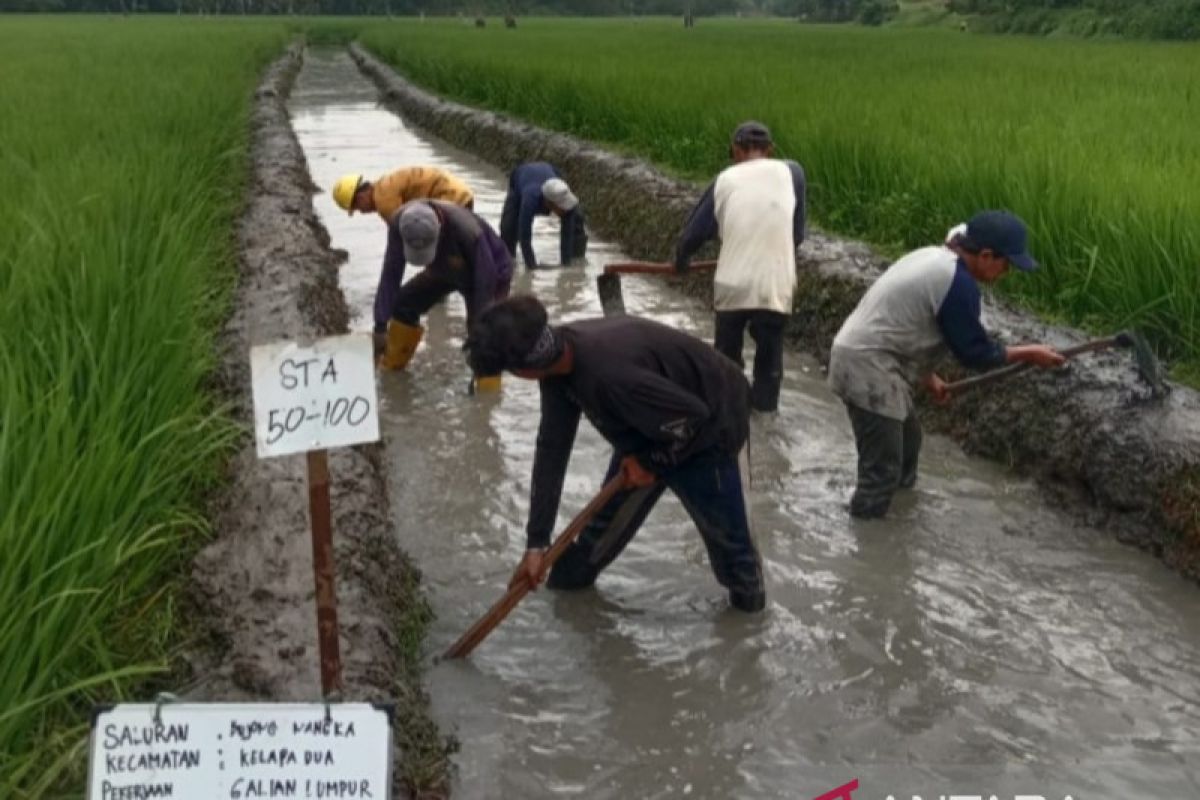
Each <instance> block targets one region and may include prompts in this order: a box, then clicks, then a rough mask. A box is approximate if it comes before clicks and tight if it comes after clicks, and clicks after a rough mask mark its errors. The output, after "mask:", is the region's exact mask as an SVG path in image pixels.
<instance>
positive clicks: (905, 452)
mask: <svg viewBox="0 0 1200 800" xmlns="http://www.w3.org/2000/svg"><path fill="white" fill-rule="evenodd" d="M846 410H847V411H848V412H849V413H850V425H851V426H852V427H853V428H854V444H855V446H856V447H857V448H858V485H857V486H856V487H855V489H854V495H853V496H852V497H851V498H850V513H851V514H853V515H854V516H856V517H882V516H883V515H884V514H886V513H887V510H888V506H890V505H891V503H892V495H893V494H895V493H896V490H897V489H910V488H912V487H913V486H914V485H915V484H916V482H917V460H918V459H919V458H920V455H921V422H920V420H918V419H917V415H916V413H915V412H909V415H908V418H907V419H905V420H904V421H903V422H901V421H900V420H896V419H892V418H891V417H885V416H883V415H881V414H876V413H874V412H871V411H867V410H866V409H863V408H859V407H858V406H855V405H851V404H850V403H846Z"/></svg>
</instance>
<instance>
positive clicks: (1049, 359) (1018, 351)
mask: <svg viewBox="0 0 1200 800" xmlns="http://www.w3.org/2000/svg"><path fill="white" fill-rule="evenodd" d="M1008 360H1009V361H1025V362H1028V363H1030V364H1033V365H1034V366H1035V367H1041V368H1042V369H1048V368H1050V367H1061V366H1062V365H1063V364H1064V363H1066V360H1067V359H1066V357H1065V356H1063V354H1062V353H1060V352H1058V351H1057V350H1055V349H1054V348H1053V347H1051V346H1050V345H1048V344H1022V345H1018V346H1017V347H1010V348H1008Z"/></svg>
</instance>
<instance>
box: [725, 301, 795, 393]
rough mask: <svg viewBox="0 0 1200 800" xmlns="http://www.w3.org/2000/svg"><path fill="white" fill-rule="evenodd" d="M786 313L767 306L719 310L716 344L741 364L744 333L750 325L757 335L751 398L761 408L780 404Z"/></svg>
mask: <svg viewBox="0 0 1200 800" xmlns="http://www.w3.org/2000/svg"><path fill="white" fill-rule="evenodd" d="M786 324H787V314H780V313H779V312H777V311H766V310H764V309H747V310H743V311H718V312H717V326H716V328H717V330H716V334H715V336H714V341H713V347H715V348H716V349H717V352H719V353H722V354H723V355H725V356H727V357H728V358H730V359H732V360H733V361H734V362H735V363H736V364H737V365H738V366H739V367H740V366H743V365H744V363H745V362H744V361H743V360H742V345H743V334H744V332H745V330H746V327H747V325H748V326H749V327H750V337H751V338H752V339H754V344H755V352H754V380H753V382H752V383H751V386H750V402H751V404H752V405H753V406H754V408H755V409H757V410H758V411H774V410H775V409H777V408H779V385H780V384H781V383H782V382H783V328H784V325H786Z"/></svg>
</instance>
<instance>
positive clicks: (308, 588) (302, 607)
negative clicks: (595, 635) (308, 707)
mask: <svg viewBox="0 0 1200 800" xmlns="http://www.w3.org/2000/svg"><path fill="white" fill-rule="evenodd" d="M302 58H303V51H302V49H300V48H298V47H294V48H292V49H291V50H290V51H289V52H288V54H287V55H286V56H285V57H284V58H282V59H281V60H280V61H278V62H276V63H275V64H274V65H272V67H271V68H270V69H269V70H268V72H267V73H266V75H265V77H264V78H263V81H262V83H261V84H260V86H259V88H258V90H257V92H256V96H255V101H254V110H253V117H252V123H251V124H252V137H253V138H252V145H251V158H252V164H251V165H250V173H251V174H250V179H249V185H248V187H247V188H248V192H247V198H248V202H247V206H246V207H245V209H244V213H243V216H242V220H241V223H240V225H239V228H238V231H237V244H238V251H239V277H238V286H237V291H236V297H235V305H234V310H233V313H232V316H231V318H230V319H229V321H228V323H227V325H226V329H225V331H224V333H223V335H222V336H221V338H220V341H219V342H218V348H219V353H220V364H219V367H218V375H217V380H218V383H219V385H220V386H221V387H222V388H223V391H224V394H225V396H226V397H227V400H228V402H229V403H230V404H231V406H232V409H233V416H234V418H235V420H236V421H237V422H238V423H239V424H241V425H243V426H244V427H245V429H246V435H245V436H243V437H242V438H241V440H240V442H239V446H238V449H237V452H236V454H235V455H234V456H233V457H232V459H231V460H230V462H229V464H228V474H227V475H226V476H225V488H224V490H223V491H221V492H220V493H219V495H218V496H217V497H216V498H214V500H213V503H212V507H211V516H212V518H213V520H214V529H215V536H214V539H213V541H212V542H211V543H210V544H208V545H207V546H206V547H205V548H204V549H203V550H202V551H201V552H200V553H199V554H198V556H197V557H196V559H195V561H194V563H193V567H192V572H191V578H190V585H189V590H188V593H187V599H188V603H189V605H190V608H189V609H187V615H188V617H190V618H191V619H192V620H193V624H194V626H195V629H196V630H195V634H196V641H197V645H196V646H194V647H193V648H191V649H190V651H189V652H188V653H187V654H186V660H187V662H188V666H189V669H190V672H191V681H192V682H191V685H190V687H189V688H188V691H187V694H188V696H189V697H193V698H195V699H211V700H223V701H237V700H247V701H249V700H264V701H267V700H270V701H287V700H292V701H319V700H320V699H321V685H320V672H319V659H318V647H317V636H316V608H315V602H314V589H313V570H312V544H311V538H310V534H309V530H310V528H309V516H308V490H307V480H306V465H305V458H304V456H303V455H295V456H287V457H282V458H273V459H265V460H259V459H258V458H257V457H256V454H255V446H254V440H253V436H252V434H251V432H250V431H251V430H252V426H253V405H252V398H251V393H250V373H249V349H250V347H251V346H252V345H256V344H264V343H269V342H273V341H277V340H281V339H291V340H301V341H302V340H306V339H312V338H315V337H319V336H325V335H332V334H338V333H344V332H346V331H347V329H348V321H349V315H348V311H347V306H346V303H345V301H344V298H343V296H342V293H341V290H340V288H339V286H338V272H337V270H338V265H339V263H340V262H341V261H342V260H343V258H342V257H339V256H338V255H337V254H335V253H334V252H332V251H331V250H330V249H329V237H328V235H327V233H326V232H325V230H324V228H323V227H322V226H321V224H320V222H319V221H318V220H317V217H316V215H315V214H314V213H313V209H312V201H311V195H312V193H313V191H314V190H315V186H314V185H313V182H312V180H311V179H310V177H309V175H308V172H307V169H306V165H305V160H304V154H303V152H302V151H301V149H300V147H299V145H298V143H297V141H296V138H295V135H294V134H293V132H292V130H291V127H290V121H289V119H288V114H287V110H286V107H285V99H286V97H287V94H288V92H289V91H290V89H291V86H292V82H293V80H294V78H295V75H296V73H297V72H298V70H299V69H300V66H301V64H302ZM329 465H330V477H331V504H332V510H333V529H334V549H335V558H336V564H337V578H336V580H337V599H338V614H339V623H340V629H341V641H340V645H341V658H342V674H343V685H344V697H345V698H346V699H348V700H350V699H352V700H355V701H378V702H387V703H393V704H395V705H396V708H397V716H396V724H395V735H396V739H397V746H398V752H397V754H396V758H397V761H396V765H395V769H394V774H395V775H396V787H395V790H396V792H397V795H396V796H398V797H404V796H410V795H420V793H421V792H422V791H423V792H425V794H424V795H423V796H440V795H441V794H442V793H443V789H444V787H443V783H444V781H445V758H446V751H447V748H448V745H447V743H446V742H444V741H443V740H441V739H440V738H439V737H438V735H437V732H436V730H435V729H434V727H433V725H432V723H431V722H430V721H429V719H428V716H427V710H426V707H427V700H426V697H425V695H424V693H423V692H422V690H421V687H420V675H419V673H420V662H419V656H418V654H417V653H416V650H415V645H414V642H417V641H419V640H420V638H421V636H422V635H423V632H424V626H425V625H426V624H427V622H428V620H429V617H430V612H429V608H428V606H427V604H426V603H425V601H424V599H423V598H422V597H421V596H420V594H419V592H418V582H419V575H418V573H417V572H416V570H415V569H414V568H413V566H412V565H411V563H409V561H408V560H407V558H406V557H405V555H404V554H403V553H402V552H401V550H400V548H399V547H398V545H397V543H396V541H395V539H394V538H393V537H392V536H391V534H390V528H389V524H388V504H387V493H386V488H385V482H384V478H383V471H382V466H381V458H380V448H379V447H378V446H363V447H355V448H341V449H338V450H334V451H332V452H330V454H329Z"/></svg>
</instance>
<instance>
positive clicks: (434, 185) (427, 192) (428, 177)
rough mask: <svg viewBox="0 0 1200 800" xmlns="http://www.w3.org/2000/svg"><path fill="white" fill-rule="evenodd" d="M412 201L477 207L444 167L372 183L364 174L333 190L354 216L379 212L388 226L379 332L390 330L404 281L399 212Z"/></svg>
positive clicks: (407, 170) (378, 294) (402, 172)
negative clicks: (398, 220) (360, 213)
mask: <svg viewBox="0 0 1200 800" xmlns="http://www.w3.org/2000/svg"><path fill="white" fill-rule="evenodd" d="M409 200H443V201H445V202H447V203H453V204H454V205H457V206H462V207H463V208H467V209H471V208H474V206H475V195H474V194H473V193H472V192H471V190H470V188H469V187H468V186H467V184H466V183H464V182H463V181H462V180H461V179H460V178H457V177H455V176H454V175H451V174H450V173H449V172H447V171H446V170H444V169H442V168H440V167H404V168H402V169H398V170H396V171H395V172H392V173H389V174H387V175H384V176H383V177H381V178H379V179H378V180H375V181H368V180H366V179H365V178H364V176H363V175H362V174H361V173H352V174H349V175H343V176H342V177H341V178H339V179H338V182H337V183H336V184H334V186H333V201H334V202H335V203H337V204H338V207H339V208H341V209H342V210H343V211H346V212H348V213H350V214H353V213H354V212H355V211H360V212H362V213H364V214H368V213H370V212H372V211H373V212H375V213H376V214H378V215H379V218H380V219H382V220H383V224H384V225H387V226H388V242H387V250H386V251H385V252H384V255H383V268H382V269H381V270H380V275H379V288H378V289H376V290H375V332H376V333H384V332H385V331H386V330H387V324H388V319H389V318H390V317H391V315H392V306H393V305H395V302H396V294H397V292H399V291H400V284H401V282H402V281H403V280H404V268H405V261H404V244H403V242H401V240H400V235H399V233H398V231H397V229H396V226H395V225H392V224H390V223H392V222H393V221H394V220H395V217H396V212H398V211H399V210H400V207H401V206H402V205H404V204H405V203H407V202H408V201H409Z"/></svg>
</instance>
